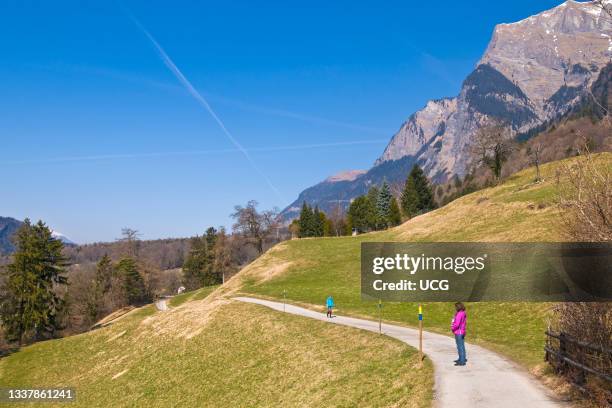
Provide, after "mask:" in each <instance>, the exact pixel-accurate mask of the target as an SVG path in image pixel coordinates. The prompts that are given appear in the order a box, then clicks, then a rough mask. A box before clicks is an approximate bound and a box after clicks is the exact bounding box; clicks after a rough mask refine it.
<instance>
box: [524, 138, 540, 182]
mask: <svg viewBox="0 0 612 408" xmlns="http://www.w3.org/2000/svg"><path fill="white" fill-rule="evenodd" d="M542 150H544V145H543V144H542V143H536V144H535V145H534V146H533V147H528V148H527V155H529V156H530V157H531V163H532V164H533V165H534V166H535V168H536V177H535V182H536V183H539V182H540V181H542V178H541V177H540V164H541V163H542Z"/></svg>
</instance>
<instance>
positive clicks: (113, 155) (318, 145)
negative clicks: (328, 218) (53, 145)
mask: <svg viewBox="0 0 612 408" xmlns="http://www.w3.org/2000/svg"><path fill="white" fill-rule="evenodd" d="M387 142H388V140H387V139H378V140H354V141H349V142H333V143H311V144H301V145H287V146H270V147H254V148H249V149H245V150H246V151H247V152H251V153H253V152H281V151H291V150H305V149H321V148H328V147H344V146H359V145H368V144H384V143H387ZM222 153H242V152H241V151H240V150H238V149H211V150H188V151H181V152H151V153H109V154H97V155H87V156H64V157H51V158H38V159H36V158H34V159H24V160H8V161H0V165H3V164H41V163H67V162H87V161H98V160H115V159H146V158H159V157H173V156H200V155H207V154H222Z"/></svg>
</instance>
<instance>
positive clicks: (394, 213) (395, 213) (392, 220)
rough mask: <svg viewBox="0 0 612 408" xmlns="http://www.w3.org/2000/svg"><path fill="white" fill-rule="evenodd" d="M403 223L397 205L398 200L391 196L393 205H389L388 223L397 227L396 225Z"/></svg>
mask: <svg viewBox="0 0 612 408" xmlns="http://www.w3.org/2000/svg"><path fill="white" fill-rule="evenodd" d="M401 223H402V214H401V213H400V209H399V205H397V200H396V199H395V197H392V198H391V205H390V206H389V218H388V225H389V226H390V227H395V226H396V225H400V224H401Z"/></svg>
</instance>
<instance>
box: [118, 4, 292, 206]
mask: <svg viewBox="0 0 612 408" xmlns="http://www.w3.org/2000/svg"><path fill="white" fill-rule="evenodd" d="M128 15H129V16H130V18H131V19H132V21H133V22H134V23H135V24H136V25H137V26H138V28H139V29H140V30H141V31H142V32H143V33H144V35H145V36H146V37H147V38H148V39H149V41H151V44H153V46H154V47H155V49H156V50H157V53H158V54H159V56H160V58H161V59H162V61H163V62H164V64H165V65H166V67H168V69H169V70H170V71H171V72H172V74H174V76H175V77H176V79H177V80H178V81H179V82H180V83H181V85H183V87H185V89H186V90H187V92H189V94H190V95H191V96H192V97H193V98H194V99H195V100H196V101H197V102H198V103H199V104H200V105H201V106H202V107H203V108H204V109H205V110H206V111H208V113H209V114H210V116H212V118H213V119H214V120H215V122H217V125H219V127H220V128H221V130H222V131H223V133H225V136H227V138H228V139H229V141H230V142H231V143H232V144H233V145H234V147H236V149H238V150H239V151H240V152H241V153H242V155H243V156H244V157H245V158H246V159H247V160H248V162H249V163H250V164H251V166H252V167H253V169H255V171H256V172H257V173H259V175H260V176H261V177H262V178H263V179H264V180H265V182H266V183H267V184H268V186H269V187H270V189H272V191H274V193H275V194H276V196H277V197H278V198H279V199H280V200H281V201H282V202H286V200H285V198H284V197H283V195H282V194H281V192H280V190H279V189H278V188H276V186H275V185H274V184H272V181H271V180H270V178H269V177H268V176H266V174H265V173H264V172H263V171H262V170H261V169H260V168H259V166H258V165H257V164H256V163H255V161H254V160H253V159H252V158H251V155H250V154H249V152H248V151H247V150H246V149H245V148H244V147H242V145H241V144H240V142H239V141H238V140H237V139H236V138H235V137H234V135H232V133H231V132H230V131H229V130H228V129H227V127H225V124H224V123H223V121H222V120H221V118H219V116H217V114H216V113H215V111H214V110H213V109H212V107H211V106H210V104H209V103H208V101H206V99H205V98H204V97H203V96H202V95H201V94H200V92H198V90H197V89H195V88H194V86H193V85H192V84H191V82H189V80H188V79H187V78H186V77H185V75H183V73H182V72H181V70H180V69H178V67H177V66H176V64H174V62H173V61H172V59H171V58H170V57H169V56H168V54H166V51H164V49H163V48H162V47H161V45H159V43H158V42H157V41H156V40H155V38H154V37H153V36H152V35H151V33H149V31H147V29H146V28H145V27H144V26H143V25H142V24H141V23H140V21H138V20H137V19H136V17H134V16H133V15H131V14H129V13H128Z"/></svg>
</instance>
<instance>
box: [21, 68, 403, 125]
mask: <svg viewBox="0 0 612 408" xmlns="http://www.w3.org/2000/svg"><path fill="white" fill-rule="evenodd" d="M32 67H34V68H37V69H41V68H42V69H47V70H54V71H62V72H63V71H67V70H69V71H70V72H77V73H87V74H93V75H98V76H103V77H106V78H111V79H116V80H120V81H126V82H131V83H138V84H141V85H145V86H149V87H153V88H157V89H161V90H164V91H167V92H174V91H180V92H181V93H183V92H185V88H184V87H183V86H181V85H174V84H170V83H167V82H164V81H159V80H155V79H151V78H146V77H143V76H140V75H139V76H135V75H131V74H129V73H125V72H121V71H117V70H112V69H108V68H104V67H92V66H84V65H71V64H64V63H61V64H58V63H56V64H52V65H38V64H33V65H32ZM203 95H204V96H205V98H206V100H208V101H211V102H216V103H218V104H222V105H226V106H232V107H235V108H238V109H241V110H244V111H247V112H254V113H261V114H264V115H271V116H278V117H281V118H289V119H295V120H299V121H302V122H307V123H313V124H321V125H330V126H335V127H341V128H345V129H351V130H357V131H360V132H367V133H372V134H376V135H381V134H392V133H393V129H391V130H390V129H379V128H376V127H372V126H364V125H361V124H358V123H349V122H343V121H340V120H335V119H329V118H324V117H320V116H316V115H309V114H306V113H300V112H293V111H290V110H286V109H280V108H275V107H270V106H264V105H259V104H254V103H250V102H245V101H242V100H238V99H233V98H227V97H225V96H222V95H218V94H213V93H210V92H204V93H203Z"/></svg>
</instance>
